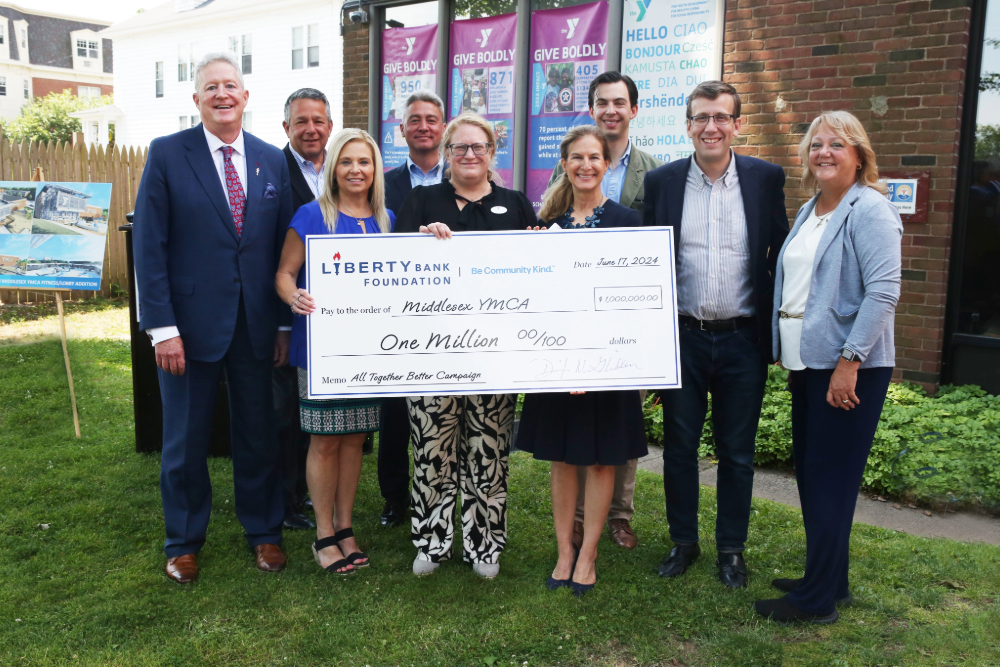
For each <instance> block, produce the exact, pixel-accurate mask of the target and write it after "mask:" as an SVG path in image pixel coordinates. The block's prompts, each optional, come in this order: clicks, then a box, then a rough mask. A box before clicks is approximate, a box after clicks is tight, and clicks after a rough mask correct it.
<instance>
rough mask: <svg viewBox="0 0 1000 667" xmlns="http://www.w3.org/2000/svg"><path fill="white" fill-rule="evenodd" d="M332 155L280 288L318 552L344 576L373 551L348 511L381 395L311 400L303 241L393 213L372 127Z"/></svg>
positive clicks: (291, 239)
mask: <svg viewBox="0 0 1000 667" xmlns="http://www.w3.org/2000/svg"><path fill="white" fill-rule="evenodd" d="M327 155H328V158H333V159H332V160H331V161H330V163H329V166H328V167H327V169H326V174H325V178H326V182H325V184H324V190H323V193H322V194H321V195H320V196H319V199H317V200H316V201H314V202H311V203H309V204H306V205H304V206H302V207H301V208H300V209H299V210H298V212H297V213H296V214H295V217H294V218H292V222H291V224H290V225H289V229H288V234H287V235H286V237H285V245H284V248H283V249H282V251H281V262H280V263H279V265H278V274H277V276H276V277H275V287H276V288H277V290H278V296H280V297H281V299H282V300H283V301H284V302H285V303H287V304H288V305H289V307H290V308H291V309H292V313H293V314H294V315H295V317H294V319H293V322H292V340H291V347H290V349H289V359H288V361H289V363H290V364H292V365H294V366H298V368H299V416H300V420H301V425H302V430H303V431H305V432H307V433H310V434H312V435H311V437H310V440H309V456H308V458H307V459H306V483H307V484H308V486H309V496H310V498H312V502H313V509H314V510H315V512H316V542H315V543H314V544H313V555H314V556H315V557H316V562H317V563H319V565H320V566H321V567H323V568H324V569H326V570H327V571H329V572H332V573H335V574H341V575H344V574H350V573H351V572H353V571H355V570H356V569H358V568H361V567H365V566H367V565H368V556H367V555H366V554H364V553H362V552H361V551H360V550H359V549H358V545H357V542H356V541H355V539H354V531H353V530H352V528H351V525H352V517H351V515H352V513H353V510H354V496H355V494H356V493H357V490H358V480H359V479H360V477H361V448H362V446H363V445H364V441H365V436H366V435H367V434H368V433H370V432H372V431H377V430H378V428H379V423H380V418H381V408H382V403H381V400H380V399H378V398H355V399H342V400H310V399H309V398H308V391H307V382H306V378H307V374H306V363H307V362H306V357H307V354H306V317H307V316H308V315H310V314H311V313H313V312H314V311H315V310H316V306H317V304H316V302H315V300H314V299H313V298H312V296H311V295H310V294H309V293H308V292H307V291H306V290H305V256H306V252H305V243H304V240H305V237H306V236H308V235H310V234H385V233H388V232H390V231H392V228H393V226H394V225H395V222H396V218H395V216H394V215H393V213H392V211H389V210H387V209H386V207H385V181H384V179H383V175H382V157H381V155H380V154H379V150H378V146H377V144H376V143H375V140H374V139H372V138H371V136H370V135H369V134H368V133H367V132H364V131H362V130H355V129H347V130H343V131H341V132H340V133H338V134H337V135H336V136H335V137H334V138H333V141H332V142H331V145H330V148H329V150H328V151H327Z"/></svg>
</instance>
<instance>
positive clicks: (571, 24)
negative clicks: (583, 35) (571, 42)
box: [563, 18, 580, 39]
mask: <svg viewBox="0 0 1000 667" xmlns="http://www.w3.org/2000/svg"><path fill="white" fill-rule="evenodd" d="M579 23H580V19H578V18H575V19H566V25H568V26H569V29H568V30H563V32H564V33H566V39H573V35H575V34H576V26H577V25H578V24H579Z"/></svg>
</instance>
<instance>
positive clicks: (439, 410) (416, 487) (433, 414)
mask: <svg viewBox="0 0 1000 667" xmlns="http://www.w3.org/2000/svg"><path fill="white" fill-rule="evenodd" d="M442 146H443V148H444V153H445V158H446V159H447V160H448V169H447V170H446V171H445V178H446V179H447V180H444V181H442V182H441V183H439V184H438V185H430V186H417V187H416V188H414V189H413V190H412V191H411V192H410V194H408V195H407V196H406V199H405V200H404V201H403V205H402V206H401V207H400V210H399V216H398V218H397V224H396V228H395V231H396V232H418V231H419V232H424V233H428V234H434V236H436V237H437V238H438V239H448V238H450V237H451V232H452V231H453V230H454V231H457V232H466V231H470V232H471V231H502V230H511V229H524V228H525V227H527V226H529V225H533V224H535V222H536V220H535V212H534V210H533V209H532V207H531V203H530V202H529V201H528V198H527V197H525V196H524V194H523V193H521V192H517V191H515V190H508V189H506V188H502V187H500V186H499V185H497V182H498V181H499V177H498V176H497V174H496V171H495V169H494V161H495V158H496V137H495V136H494V134H493V128H492V127H490V124H489V123H488V122H487V121H486V120H484V119H483V118H482V117H481V116H477V115H476V114H471V113H464V114H462V115H460V116H458V117H456V118H455V119H454V120H452V121H451V122H450V123H448V127H447V128H446V129H445V132H444V140H443V142H442ZM406 404H407V409H408V411H409V416H410V432H411V433H412V435H413V491H412V494H411V501H412V509H413V519H412V522H413V523H412V527H411V530H410V534H411V536H412V538H413V544H414V546H415V547H417V557H416V559H415V560H414V561H413V573H414V574H416V575H424V574H430V573H431V572H433V571H434V570H435V569H437V567H438V565H439V564H440V563H441V561H445V560H448V559H449V558H450V557H451V547H452V541H453V539H454V534H455V526H454V516H455V501H456V495H457V491H458V489H459V488H461V495H462V547H463V548H462V552H463V558H464V560H465V561H466V562H470V563H472V568H473V570H474V571H475V572H476V574H478V575H479V576H482V577H486V578H490V579H492V578H493V577H495V576H496V575H497V574H498V573H499V572H500V554H501V553H502V552H503V549H504V546H505V544H506V542H507V456H508V454H509V453H510V445H511V442H510V438H511V431H512V430H513V427H514V409H515V406H516V396H515V395H513V394H479V395H470V396H415V397H412V398H407V399H406ZM460 471H461V472H460Z"/></svg>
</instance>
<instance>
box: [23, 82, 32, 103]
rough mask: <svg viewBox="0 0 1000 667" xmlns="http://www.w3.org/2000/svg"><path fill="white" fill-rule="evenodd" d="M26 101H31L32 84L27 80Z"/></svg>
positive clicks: (25, 88) (25, 85) (25, 87)
mask: <svg viewBox="0 0 1000 667" xmlns="http://www.w3.org/2000/svg"><path fill="white" fill-rule="evenodd" d="M24 99H26V100H30V99H31V84H30V83H29V82H28V80H27V79H25V80H24Z"/></svg>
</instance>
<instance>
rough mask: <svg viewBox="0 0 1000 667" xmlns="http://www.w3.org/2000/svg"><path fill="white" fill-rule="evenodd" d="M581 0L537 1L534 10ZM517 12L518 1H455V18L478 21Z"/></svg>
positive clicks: (571, 3)
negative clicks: (461, 17) (460, 17)
mask: <svg viewBox="0 0 1000 667" xmlns="http://www.w3.org/2000/svg"><path fill="white" fill-rule="evenodd" d="M580 1H581V0H537V1H536V2H535V3H532V9H555V8H558V7H569V6H572V5H576V4H580ZM515 10H517V0H455V16H467V17H468V18H472V19H478V18H483V17H486V16H499V15H501V14H511V13H513V12H514V11H515Z"/></svg>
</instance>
